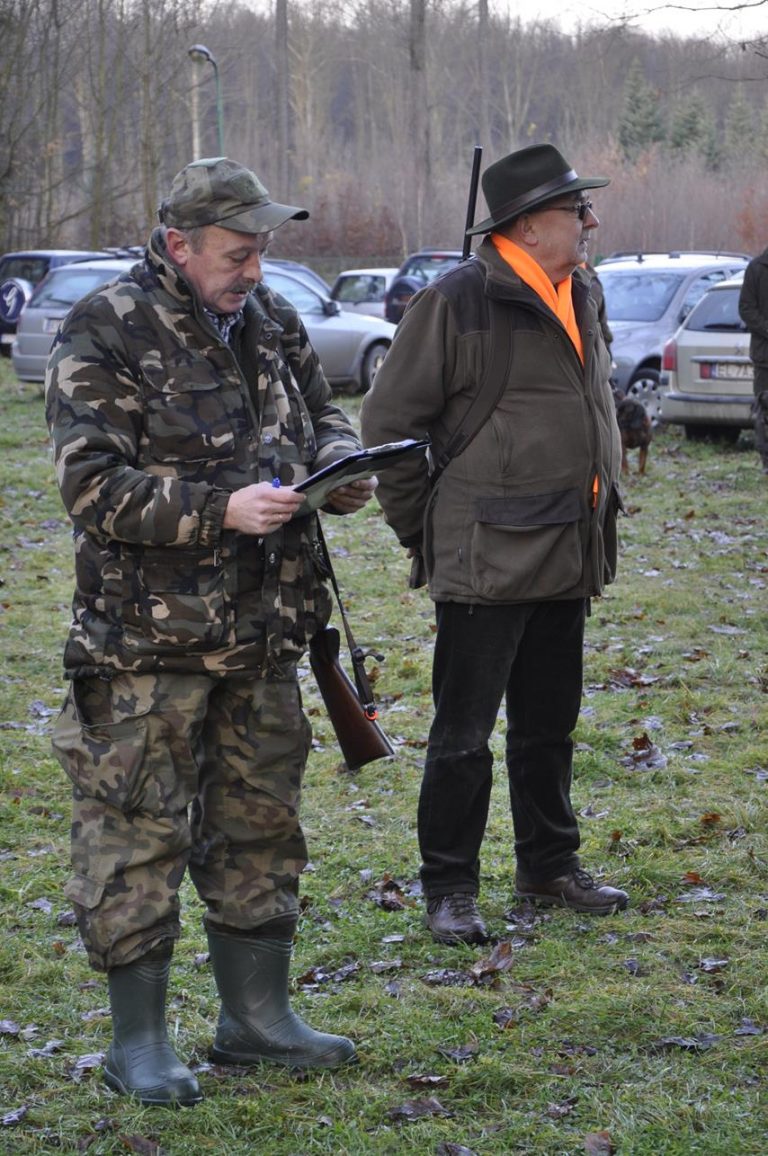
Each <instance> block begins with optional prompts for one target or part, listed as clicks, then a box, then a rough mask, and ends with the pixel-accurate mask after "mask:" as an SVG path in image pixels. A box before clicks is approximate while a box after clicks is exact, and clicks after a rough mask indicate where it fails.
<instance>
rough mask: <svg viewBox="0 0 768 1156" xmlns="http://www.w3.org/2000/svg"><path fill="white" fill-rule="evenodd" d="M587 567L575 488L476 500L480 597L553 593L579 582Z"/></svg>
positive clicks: (474, 577) (475, 574)
mask: <svg viewBox="0 0 768 1156" xmlns="http://www.w3.org/2000/svg"><path fill="white" fill-rule="evenodd" d="M583 569H584V556H583V543H582V508H581V501H580V498H579V494H578V491H577V490H574V489H569V490H560V491H557V492H555V493H550V494H532V495H528V496H525V497H512V498H480V499H478V501H477V502H476V504H475V522H474V526H473V528H472V532H471V542H470V583H471V586H472V590H473V591H474V593H476V594H478V595H479V596H480V597H482V598H486V599H489V600H492V601H494V602H522V601H530V600H538V599H542V598H553V597H555V596H556V595H558V594H564V593H565V592H566V591H568V590H571V589H573V588H574V587H576V586H577V585H578V583H579V581H580V579H581V577H582V573H583Z"/></svg>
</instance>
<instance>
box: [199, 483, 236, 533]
mask: <svg viewBox="0 0 768 1156" xmlns="http://www.w3.org/2000/svg"><path fill="white" fill-rule="evenodd" d="M231 496H232V495H231V494H230V492H229V490H213V491H212V492H211V495H210V497H209V498H208V500H207V502H206V503H205V505H204V506H203V513H202V516H201V518H200V545H201V546H215V545H216V544H217V543H218V542H220V541H221V535H222V531H223V529H224V514H225V513H226V510H227V503H228V502H229V499H230V497H231Z"/></svg>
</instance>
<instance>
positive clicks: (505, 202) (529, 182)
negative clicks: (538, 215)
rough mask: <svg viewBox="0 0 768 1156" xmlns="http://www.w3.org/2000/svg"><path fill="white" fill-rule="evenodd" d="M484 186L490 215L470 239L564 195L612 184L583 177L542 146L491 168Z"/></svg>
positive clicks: (522, 151)
mask: <svg viewBox="0 0 768 1156" xmlns="http://www.w3.org/2000/svg"><path fill="white" fill-rule="evenodd" d="M482 184H483V193H484V194H485V200H486V203H487V205H488V208H489V210H490V214H491V215H490V217H486V219H485V220H484V221H481V222H480V224H479V225H475V226H474V227H473V228H471V229H467V233H468V234H470V235H474V234H476V233H490V232H491V230H492V229H496V228H498V226H499V225H503V224H504V223H505V222H506V221H511V220H512V219H513V218H514V217H518V216H519V215H520V213H524V212H525V211H526V210H528V209H532V208H533V207H534V206H535V205H541V204H543V203H544V201H549V200H551V199H552V198H553V197H559V196H562V194H563V193H578V192H579V191H580V190H581V189H601V188H603V186H604V185H608V184H610V181H609V179H608V178H607V177H580V176H579V174H578V173H577V172H576V171H575V169H572V168H571V166H570V165H569V164H568V162H567V160H566V159H565V157H563V156H562V154H561V153H559V152H558V150H557V149H556V148H555V146H554V145H551V144H543V145H531V146H530V147H529V148H525V149H520V150H519V152H516V153H510V154H509V156H507V157H502V159H501V160H500V161H496V162H495V163H494V164H492V165H489V166H488V168H487V169H486V170H485V172H484V173H483V181H482Z"/></svg>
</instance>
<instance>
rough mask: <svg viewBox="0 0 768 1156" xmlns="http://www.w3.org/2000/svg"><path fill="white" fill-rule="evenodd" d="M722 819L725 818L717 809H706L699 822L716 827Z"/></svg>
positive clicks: (705, 825)
mask: <svg viewBox="0 0 768 1156" xmlns="http://www.w3.org/2000/svg"><path fill="white" fill-rule="evenodd" d="M722 821H723V820H722V818H721V817H720V815H718V813H717V811H706V812H705V814H703V815H702V816H701V818H700V819H699V822H700V823H701V824H702V826H704V827H716V826H717V825H718V823H722Z"/></svg>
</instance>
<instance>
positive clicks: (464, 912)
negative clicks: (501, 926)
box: [425, 892, 488, 943]
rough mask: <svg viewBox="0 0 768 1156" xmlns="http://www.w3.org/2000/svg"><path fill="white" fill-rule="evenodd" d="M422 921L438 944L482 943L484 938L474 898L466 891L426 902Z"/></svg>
mask: <svg viewBox="0 0 768 1156" xmlns="http://www.w3.org/2000/svg"><path fill="white" fill-rule="evenodd" d="M425 922H426V925H427V927H428V928H429V930H430V931H431V932H432V938H433V939H436V940H437V942H438V943H485V942H486V940H487V939H488V929H487V928H486V926H485V924H484V923H483V920H482V917H481V915H480V912H479V911H478V909H477V896H476V895H472V894H470V893H469V892H457V893H456V894H455V895H438V896H435V898H434V899H429V900H428V901H427V915H426V919H425Z"/></svg>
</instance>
